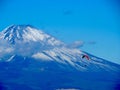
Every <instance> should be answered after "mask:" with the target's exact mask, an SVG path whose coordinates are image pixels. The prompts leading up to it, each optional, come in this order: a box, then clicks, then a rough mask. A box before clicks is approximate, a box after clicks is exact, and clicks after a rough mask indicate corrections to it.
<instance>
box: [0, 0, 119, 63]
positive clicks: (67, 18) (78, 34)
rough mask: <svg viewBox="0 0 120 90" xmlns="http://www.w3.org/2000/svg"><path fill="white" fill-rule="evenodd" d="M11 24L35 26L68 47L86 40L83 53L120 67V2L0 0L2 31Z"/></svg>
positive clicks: (0, 25)
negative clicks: (85, 52)
mask: <svg viewBox="0 0 120 90" xmlns="http://www.w3.org/2000/svg"><path fill="white" fill-rule="evenodd" d="M11 24H31V25H33V26H36V27H37V28H40V29H42V30H44V31H46V32H48V33H50V34H51V35H53V36H55V37H57V38H58V39H60V40H62V41H64V42H66V43H71V42H74V41H77V40H82V41H84V42H86V43H85V45H84V46H83V47H81V49H82V50H84V51H87V52H89V53H92V54H94V55H96V56H99V57H102V58H104V59H108V60H110V61H112V62H116V63H119V64H120V1H119V0H0V30H3V29H4V28H5V27H7V26H9V25H11ZM88 42H96V44H94V45H92V44H88Z"/></svg>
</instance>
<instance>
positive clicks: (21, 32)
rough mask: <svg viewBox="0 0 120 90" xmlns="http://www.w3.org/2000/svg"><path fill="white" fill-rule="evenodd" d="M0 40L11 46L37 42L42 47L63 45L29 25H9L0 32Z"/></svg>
mask: <svg viewBox="0 0 120 90" xmlns="http://www.w3.org/2000/svg"><path fill="white" fill-rule="evenodd" d="M0 38H2V39H5V40H7V41H8V42H9V43H11V44H15V43H18V42H25V43H26V42H27V43H29V42H31V41H32V42H39V43H41V44H42V45H50V46H56V45H61V44H63V43H62V42H61V41H59V40H57V39H55V38H54V37H52V36H50V35H48V34H46V33H44V32H43V31H41V30H39V29H37V28H35V27H33V26H31V25H11V26H9V27H7V28H6V29H5V30H3V31H2V33H1V36H0Z"/></svg>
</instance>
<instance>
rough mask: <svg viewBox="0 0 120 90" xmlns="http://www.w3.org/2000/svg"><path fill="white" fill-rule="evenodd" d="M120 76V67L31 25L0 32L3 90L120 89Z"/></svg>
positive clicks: (0, 83)
mask: <svg viewBox="0 0 120 90" xmlns="http://www.w3.org/2000/svg"><path fill="white" fill-rule="evenodd" d="M85 56H87V57H88V59H87V58H85ZM119 75H120V65H118V64H115V63H112V62H110V61H107V60H104V59H102V58H99V57H96V56H94V55H91V54H89V53H86V52H84V51H81V50H79V49H77V48H70V47H68V46H67V45H66V44H65V43H63V42H62V41H60V40H58V39H56V38H55V37H52V36H51V35H49V34H46V33H45V32H43V31H41V30H39V29H37V28H35V27H33V26H31V25H12V26H9V27H7V28H6V29H5V30H3V31H2V32H0V90H21V89H22V90H63V89H65V90H96V89H97V90H120V87H119V86H120V78H119Z"/></svg>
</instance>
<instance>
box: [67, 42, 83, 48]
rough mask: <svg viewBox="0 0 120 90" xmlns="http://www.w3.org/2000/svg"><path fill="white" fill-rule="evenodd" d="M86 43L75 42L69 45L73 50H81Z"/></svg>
mask: <svg viewBox="0 0 120 90" xmlns="http://www.w3.org/2000/svg"><path fill="white" fill-rule="evenodd" d="M83 45H84V42H83V41H75V42H73V43H72V44H69V45H68V46H69V47H71V48H80V47H83Z"/></svg>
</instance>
